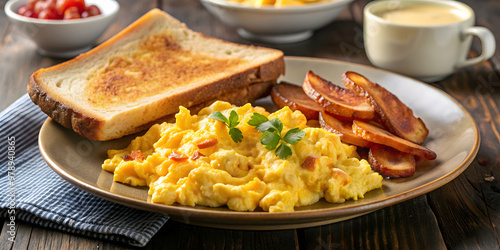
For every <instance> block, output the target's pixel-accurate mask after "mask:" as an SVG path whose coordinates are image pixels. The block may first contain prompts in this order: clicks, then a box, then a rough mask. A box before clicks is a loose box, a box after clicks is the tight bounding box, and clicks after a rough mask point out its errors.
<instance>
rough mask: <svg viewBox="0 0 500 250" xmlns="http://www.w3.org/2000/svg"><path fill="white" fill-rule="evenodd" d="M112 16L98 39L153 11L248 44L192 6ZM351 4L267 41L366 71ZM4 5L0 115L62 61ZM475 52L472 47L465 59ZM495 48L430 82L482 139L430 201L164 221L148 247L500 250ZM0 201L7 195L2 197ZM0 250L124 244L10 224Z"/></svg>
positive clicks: (288, 51) (494, 2)
mask: <svg viewBox="0 0 500 250" xmlns="http://www.w3.org/2000/svg"><path fill="white" fill-rule="evenodd" d="M119 2H120V4H121V9H120V13H119V17H118V19H117V20H116V21H115V22H114V23H113V25H112V26H111V27H110V28H109V29H108V30H107V32H106V33H105V34H104V35H103V36H102V37H101V39H100V40H99V42H102V41H104V40H105V39H107V38H109V37H111V36H112V35H114V34H116V33H117V32H118V31H120V30H121V29H122V28H124V27H125V26H127V25H128V24H130V23H131V22H132V21H134V20H135V19H137V18H138V17H140V16H141V15H142V14H144V13H146V12H147V11H148V10H150V9H152V8H154V7H158V8H160V9H162V10H165V11H166V12H168V13H170V14H171V15H173V16H174V17H176V18H178V19H179V20H181V21H182V22H185V23H186V24H187V25H188V26H189V27H190V28H192V29H194V30H196V31H199V32H202V33H205V34H207V35H210V36H215V37H218V38H221V39H225V40H228V41H232V42H238V43H244V44H249V43H250V42H249V41H246V40H244V39H242V38H240V37H239V36H238V35H237V34H236V32H235V30H234V29H231V28H228V27H226V26H224V25H223V24H222V23H221V22H220V21H218V20H217V19H216V18H215V17H213V16H212V15H210V14H209V13H208V12H207V11H206V10H205V9H204V8H203V6H202V5H201V4H200V2H199V1H198V0H181V1H179V0H156V1H155V0H147V1H146V0H141V1H136V0H119ZM367 2H368V0H356V1H354V2H353V3H352V4H351V5H350V6H349V8H348V9H347V10H346V11H344V12H343V13H342V14H341V16H340V17H339V18H338V19H337V20H336V21H334V22H332V23H331V24H330V25H328V26H326V27H324V28H322V29H320V30H318V31H316V32H315V34H314V36H313V37H312V39H309V40H307V41H305V42H301V43H295V44H287V45H268V44H257V45H263V46H268V47H273V48H277V49H280V50H282V51H283V52H284V53H285V55H287V56H308V57H320V58H330V59H337V60H341V61H347V62H354V63H360V64H367V65H369V64H370V63H369V61H368V59H367V57H366V55H365V51H364V48H363V37H362V9H363V7H364V6H365V4H366V3H367ZM463 2H465V3H467V4H469V5H470V6H471V7H472V8H473V9H474V10H475V11H476V20H477V21H476V22H477V23H478V24H479V25H481V26H485V27H488V28H489V29H491V30H492V31H493V33H494V34H495V36H496V40H497V48H500V25H499V24H500V15H498V13H500V1H498V0H463ZM4 5H5V0H2V1H0V7H1V9H2V11H0V93H1V94H0V95H1V99H0V110H3V109H5V108H6V107H7V106H8V105H10V104H11V103H12V102H13V101H14V100H16V99H17V98H19V97H20V96H21V95H23V94H24V93H26V84H27V82H28V78H29V76H30V75H31V73H33V72H34V71H36V70H37V69H39V68H41V67H47V66H51V65H54V64H57V63H60V62H62V61H63V60H60V59H53V58H48V57H43V56H40V55H39V54H37V53H36V50H35V45H34V44H33V43H31V42H30V41H28V40H26V39H24V38H23V37H21V36H20V34H19V33H18V32H17V31H16V30H15V28H14V27H13V25H12V24H11V23H9V22H8V20H7V18H6V16H5V12H4V11H3V6H4ZM478 52H480V45H479V43H478V41H474V43H473V49H472V50H471V51H470V55H471V56H475V55H477V53H478ZM499 74H500V49H497V52H496V53H495V55H494V57H493V58H492V59H491V60H489V61H487V62H484V63H482V64H479V65H477V66H474V67H468V68H465V69H462V70H460V71H458V72H456V73H455V74H454V75H452V76H450V77H448V78H446V79H444V80H442V81H439V82H435V83H431V85H433V86H435V87H437V88H439V89H442V90H444V91H445V92H447V93H449V94H450V95H451V96H453V97H454V98H456V99H457V100H458V102H460V103H461V104H462V105H463V106H465V108H466V109H467V110H468V111H469V112H470V113H471V114H472V116H473V117H474V119H475V121H476V122H477V124H478V126H479V129H480V133H481V146H480V149H479V152H478V155H477V157H476V158H475V159H474V161H473V162H472V164H471V165H470V166H469V167H468V168H467V170H466V171H465V172H464V173H463V174H461V175H460V176H459V177H458V178H456V179H455V180H453V181H451V182H450V183H448V184H446V185H444V186H443V187H441V188H439V189H437V190H435V191H432V192H430V193H428V194H426V195H422V196H419V197H417V198H414V199H411V200H408V201H406V202H402V203H399V204H397V205H393V206H390V207H387V208H384V209H381V210H378V211H376V212H373V213H370V214H367V215H365V216H361V217H358V218H354V219H350V220H347V221H343V222H339V223H335V224H331V225H325V226H320V227H314V228H305V229H296V230H283V231H234V230H222V229H211V228H204V227H198V226H193V225H185V224H181V223H178V222H174V221H169V222H167V223H166V225H165V226H164V227H163V228H162V229H161V230H160V231H159V232H158V234H157V235H156V236H155V237H154V238H153V239H152V240H151V242H150V243H149V244H148V245H147V247H146V248H148V249H149V248H151V249H155V248H168V249H178V248H199V247H203V248H207V249H219V248H224V249H243V248H245V249H249V248H250V249H264V248H266V249H269V248H277V249H294V248H295V249H297V248H301V249H330V248H335V249H353V248H354V249H361V248H362V249H379V248H382V249H385V248H389V249H392V248H410V249H443V248H451V249H462V248H464V249H465V248H467V249H498V248H499V247H500V231H499V229H498V226H499V225H500V80H499ZM2 198H3V197H2ZM1 220H2V221H1V222H2V224H3V225H4V227H3V229H2V231H1V235H0V248H1V249H10V248H12V249H43V248H45V249H59V248H61V249H66V248H79V249H90V248H92V249H113V248H125V249H129V248H131V247H130V246H126V245H120V244H115V243H113V242H107V241H99V240H95V239H91V238H84V237H79V236H76V235H72V234H67V233H63V232H60V231H55V230H47V229H45V228H41V227H38V226H34V225H30V224H27V223H22V222H18V228H17V239H16V243H15V244H12V243H11V242H10V241H8V240H7V237H8V236H7V235H6V232H7V229H6V223H7V222H6V221H4V219H1Z"/></svg>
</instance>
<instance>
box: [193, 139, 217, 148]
mask: <svg viewBox="0 0 500 250" xmlns="http://www.w3.org/2000/svg"><path fill="white" fill-rule="evenodd" d="M217 143H219V142H218V141H217V138H211V139H206V140H204V141H201V142H199V143H198V144H196V146H198V148H199V149H204V148H209V147H212V146H215V145H217Z"/></svg>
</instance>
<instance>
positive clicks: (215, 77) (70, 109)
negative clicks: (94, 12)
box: [28, 9, 285, 141]
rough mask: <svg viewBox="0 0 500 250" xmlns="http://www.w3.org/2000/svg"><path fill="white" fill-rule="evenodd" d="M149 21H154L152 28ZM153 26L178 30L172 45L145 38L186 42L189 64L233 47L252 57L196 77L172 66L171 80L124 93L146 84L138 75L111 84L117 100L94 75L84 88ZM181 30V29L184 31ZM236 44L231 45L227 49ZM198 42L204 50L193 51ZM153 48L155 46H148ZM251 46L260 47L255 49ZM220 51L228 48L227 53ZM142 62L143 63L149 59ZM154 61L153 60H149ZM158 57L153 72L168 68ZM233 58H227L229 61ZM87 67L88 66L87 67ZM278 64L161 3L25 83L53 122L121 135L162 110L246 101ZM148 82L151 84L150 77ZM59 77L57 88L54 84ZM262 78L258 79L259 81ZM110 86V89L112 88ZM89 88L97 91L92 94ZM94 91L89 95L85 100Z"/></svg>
mask: <svg viewBox="0 0 500 250" xmlns="http://www.w3.org/2000/svg"><path fill="white" fill-rule="evenodd" d="M163 22H166V23H168V25H165V26H164V25H163ZM156 25H159V28H157V26H156ZM153 29H154V30H155V31H154V32H153V31H151V30H153ZM157 29H159V30H160V31H163V30H164V29H166V30H168V32H166V33H167V35H166V36H168V34H170V33H169V32H174V31H176V32H178V33H180V34H181V35H179V36H180V37H182V38H183V39H180V38H179V44H175V43H176V42H178V41H177V40H175V39H174V40H172V41H173V43H166V42H164V40H161V39H160V40H154V38H153V40H152V41H153V42H158V41H160V43H159V44H160V45H164V46H167V47H168V46H174V48H173V49H178V47H177V46H180V44H182V46H184V45H185V44H184V43H187V44H188V45H186V51H188V54H187V56H186V57H187V58H188V61H191V62H192V63H193V64H195V65H194V66H195V67H194V69H195V70H196V66H197V65H196V63H197V62H196V59H199V58H198V56H199V57H201V58H203V56H204V55H214V58H219V56H221V55H222V56H221V58H223V59H221V60H225V59H224V58H232V57H231V56H232V55H233V54H231V53H235V54H238V53H239V51H238V50H241V51H245V50H248V51H250V52H248V51H247V54H245V55H244V56H242V58H243V57H244V58H245V60H243V61H245V62H251V63H244V64H243V63H242V64H241V65H238V64H237V65H236V66H235V67H231V68H230V69H228V68H227V67H226V66H224V65H226V64H227V63H226V64H221V66H217V67H215V66H214V67H212V68H211V70H207V71H203V70H200V71H193V72H195V73H196V74H198V76H196V77H195V78H193V79H188V80H186V81H182V80H178V79H176V78H175V74H178V73H179V72H183V70H184V69H183V67H182V65H181V66H180V67H179V66H178V67H177V68H175V70H172V71H173V73H172V74H174V77H173V80H172V79H171V80H170V81H166V83H165V84H167V85H168V84H172V86H171V87H168V86H167V87H162V86H159V87H158V88H156V89H152V90H148V89H147V88H144V89H139V90H141V91H142V90H144V91H142V92H145V94H141V93H142V92H141V91H137V92H131V94H130V93H129V92H126V91H128V90H127V88H128V87H131V88H132V89H134V88H143V87H144V86H146V85H147V84H143V83H144V82H145V81H143V80H144V79H143V78H138V79H136V80H135V81H134V82H132V83H130V82H128V84H129V85H127V86H124V87H123V88H122V89H119V88H120V87H122V86H112V87H115V88H116V90H117V91H116V92H115V94H116V95H114V96H113V97H114V98H115V99H116V100H118V101H117V102H113V101H112V100H109V99H108V98H109V96H111V95H109V94H108V92H106V91H103V92H99V88H100V87H102V85H99V83H100V82H97V83H95V82H94V83H95V86H97V89H90V90H89V89H87V87H88V86H89V83H90V82H92V81H93V80H94V79H99V77H100V76H101V75H100V74H102V72H103V71H101V69H103V68H106V67H107V66H109V65H111V66H112V64H110V62H112V61H113V60H114V59H115V58H121V57H124V58H127V55H128V54H126V52H127V53H128V52H130V53H131V54H133V55H135V56H136V55H137V54H139V55H142V54H141V52H142V51H138V50H137V49H136V47H135V46H137V43H138V42H140V41H143V40H142V38H143V37H145V36H148V35H151V36H156V35H157V34H159V33H158V30H157ZM170 29H171V30H172V31H170ZM180 31H182V32H180ZM162 34H163V33H162ZM172 34H174V33H172ZM182 34H184V35H186V37H184V36H183V35H182ZM187 34H189V36H188V35H187ZM162 39H163V37H162ZM190 39H193V40H190ZM167 40H168V39H167ZM200 40H203V41H210V43H211V44H215V45H214V46H213V48H211V49H210V51H209V52H208V51H207V53H206V54H205V47H204V46H198V45H197V42H200ZM148 41H149V40H147V41H146V42H148ZM162 41H163V43H162ZM165 41H166V40H165ZM193 41H194V42H193ZM126 45H131V49H129V50H125V49H124V50H125V51H126V52H123V51H122V50H120V49H116V48H123V46H126ZM146 45H147V44H146ZM235 47H237V49H234V48H235ZM190 48H191V49H193V54H189V52H190ZM200 48H203V49H201V50H200ZM163 49H165V48H163ZM231 49H234V51H230V50H231ZM153 51H155V50H154V49H153ZM257 51H259V52H262V53H256V52H257ZM122 52H123V54H122ZM134 53H137V54H134ZM197 53H199V54H197ZM210 53H212V54H210ZM225 53H229V54H228V55H226V54H225ZM242 53H243V52H242ZM248 54H252V55H253V56H252V57H246V56H247V55H248ZM240 55H241V54H240ZM255 55H258V58H257V59H259V60H257V61H256V60H255V58H256V56H255ZM261 55H266V56H261ZM148 56H149V54H148ZM189 56H191V57H189ZM234 58H236V59H238V58H239V57H238V55H234ZM130 59H131V60H135V59H136V58H135V57H133V56H132V57H131V58H130ZM190 59H191V60H190ZM145 61H146V64H148V63H149V62H150V61H147V60H145ZM134 62H135V61H134ZM153 62H160V61H154V60H153ZM162 63H163V64H162V65H160V66H159V67H158V65H156V67H157V69H158V68H159V70H160V71H158V72H159V73H158V72H156V71H155V72H153V74H158V75H159V76H160V77H161V74H162V73H163V72H162V71H164V69H166V68H168V67H169V64H168V63H165V62H162ZM89 65H90V66H89ZM186 65H188V64H186ZM233 65H234V64H231V63H230V64H229V66H233ZM87 66H89V68H86V67H87ZM146 66H149V65H146ZM190 66H192V65H190ZM82 67H83V68H85V69H82V70H81V71H80V72H86V73H81V74H79V75H77V76H74V74H73V73H70V72H73V71H75V69H80V68H82ZM115 69H116V68H115ZM139 69H143V68H139ZM177 69H178V70H177ZM284 69H285V65H284V59H283V53H282V52H281V51H278V50H274V49H269V48H263V47H256V46H252V45H236V44H234V43H230V42H227V41H223V40H220V39H217V38H213V37H209V36H206V35H203V34H201V33H197V32H194V31H191V30H189V29H188V28H187V27H185V25H184V24H182V23H180V22H179V21H178V20H175V19H174V18H172V17H170V16H168V15H167V14H166V13H164V12H162V11H160V10H157V9H154V10H152V11H150V12H148V13H146V14H145V15H144V16H143V17H141V18H140V19H138V20H137V21H136V22H134V23H133V24H131V25H130V26H129V27H127V28H125V29H124V30H123V31H121V32H120V33H118V34H117V35H115V36H114V37H112V38H111V39H109V40H108V41H106V42H104V43H102V44H101V45H99V46H97V47H96V48H94V49H92V50H91V51H89V52H86V53H83V54H81V55H79V56H77V57H75V58H74V59H72V60H69V61H66V62H63V63H61V64H58V65H55V66H52V67H50V68H45V69H40V70H38V71H37V72H35V73H33V75H32V76H31V77H30V80H29V83H28V93H29V95H30V97H31V99H32V101H33V102H34V103H35V104H37V105H38V106H40V108H41V110H42V111H43V112H45V113H46V114H47V115H48V116H49V117H51V118H53V120H54V121H56V122H58V123H60V124H61V125H62V126H64V127H66V128H70V129H72V130H74V131H75V132H77V133H78V134H80V135H82V136H84V137H87V138H90V139H94V140H101V141H102V140H110V139H115V138H120V137H122V136H125V135H128V134H132V133H135V132H138V131H141V130H143V129H145V128H147V126H148V124H149V125H151V124H153V123H156V122H158V121H162V120H166V118H165V117H169V116H172V117H173V115H174V114H175V113H177V111H178V109H179V106H184V107H186V108H193V109H194V108H195V107H197V108H199V109H200V108H201V107H204V106H206V105H209V104H211V103H212V102H213V101H215V100H219V99H220V100H225V101H229V102H231V103H233V104H235V105H238V104H244V103H247V102H252V101H254V100H255V99H257V98H259V97H261V96H262V94H264V93H268V92H269V90H270V87H271V85H272V84H275V82H276V79H277V78H278V77H279V76H280V75H282V74H283V73H284ZM125 70H126V69H125ZM172 71H170V72H172ZM200 72H204V73H200ZM126 73H128V72H125V73H123V72H120V71H117V74H116V76H117V77H120V76H123V75H125V74H126ZM142 73H144V72H142ZM219 73H220V74H219ZM120 74H123V75H120ZM200 74H201V77H200ZM54 76H56V77H54ZM51 77H52V78H51ZM67 78H71V79H74V78H77V79H78V80H77V81H76V82H78V83H75V84H74V85H71V86H77V87H78V90H74V88H67V87H66V88H64V86H67V84H66V83H67V82H70V80H68V81H66V79H67ZM47 79H49V80H47ZM114 81H115V80H114V79H111V80H109V83H110V84H115V83H118V84H119V83H120V82H119V81H118V80H117V81H116V82H114ZM149 81H150V82H151V81H152V82H154V83H155V79H153V80H149ZM61 82H62V86H63V87H61ZM263 82H265V84H262V83H263ZM71 83H73V82H71ZM257 83H259V84H257ZM65 84H66V85H65ZM268 85H269V86H268ZM66 89H70V90H71V91H70V90H68V91H66ZM63 91H66V92H63ZM148 91H149V92H148ZM232 91H233V92H234V93H232ZM110 93H111V94H113V91H111V92H110ZM123 93H127V94H126V95H125V94H123ZM67 94H68V95H67ZM96 95H100V96H98V97H96ZM69 96H70V97H69ZM93 98H96V99H95V100H92V99H93ZM134 98H137V101H134ZM124 100H125V101H124ZM109 110H112V111H109Z"/></svg>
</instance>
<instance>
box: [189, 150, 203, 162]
mask: <svg viewBox="0 0 500 250" xmlns="http://www.w3.org/2000/svg"><path fill="white" fill-rule="evenodd" d="M203 156H205V155H204V154H202V153H200V151H196V153H194V154H193V156H192V157H191V160H193V161H196V160H198V159H199V158H201V157H203Z"/></svg>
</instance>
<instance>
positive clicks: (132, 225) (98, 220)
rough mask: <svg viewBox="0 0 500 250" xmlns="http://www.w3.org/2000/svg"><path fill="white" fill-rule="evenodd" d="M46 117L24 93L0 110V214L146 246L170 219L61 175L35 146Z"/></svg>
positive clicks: (70, 231) (48, 226)
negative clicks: (124, 203)
mask: <svg viewBox="0 0 500 250" xmlns="http://www.w3.org/2000/svg"><path fill="white" fill-rule="evenodd" d="M46 119H47V115H45V114H44V113H43V112H41V111H40V109H39V108H38V106H36V105H34V104H33V103H32V102H31V100H30V98H29V96H28V95H27V94H25V95H24V96H22V97H21V98H19V99H18V100H17V101H16V102H14V103H13V104H12V105H10V106H9V107H8V108H7V109H5V110H4V111H2V112H1V113H0V145H1V147H0V148H1V152H0V154H1V158H0V159H1V160H0V169H1V172H0V199H1V200H0V216H2V217H4V218H7V220H6V222H7V223H11V224H12V223H15V222H16V221H18V220H19V221H25V222H29V223H33V224H36V225H39V226H43V227H47V228H51V229H56V230H61V231H64V232H68V233H73V234H78V235H83V236H88V237H94V238H97V239H104V240H111V241H117V242H122V243H126V244H130V245H133V246H145V245H146V244H147V243H148V242H149V240H150V239H151V238H152V237H153V236H154V235H155V234H156V233H157V232H158V230H159V229H160V228H161V227H162V226H163V225H164V224H165V223H166V222H167V220H168V217H167V216H165V215H162V214H156V213H151V212H146V211H141V210H137V209H134V208H129V207H126V206H122V205H119V204H116V203H113V202H110V201H107V200H104V199H102V198H99V197H96V196H94V195H92V194H89V193H87V192H85V191H83V190H80V189H78V188H76V187H74V186H72V185H71V184H70V183H68V182H66V181H65V180H63V179H62V178H61V177H59V175H57V174H56V173H55V172H54V171H52V169H51V168H50V167H49V166H48V165H47V164H46V163H45V161H44V160H43V158H42V156H41V155H40V152H39V148H38V133H39V131H40V127H41V126H42V124H43V122H44V121H45V120H46ZM9 146H10V147H9ZM11 216H15V217H14V218H15V219H14V220H13V222H11Z"/></svg>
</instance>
